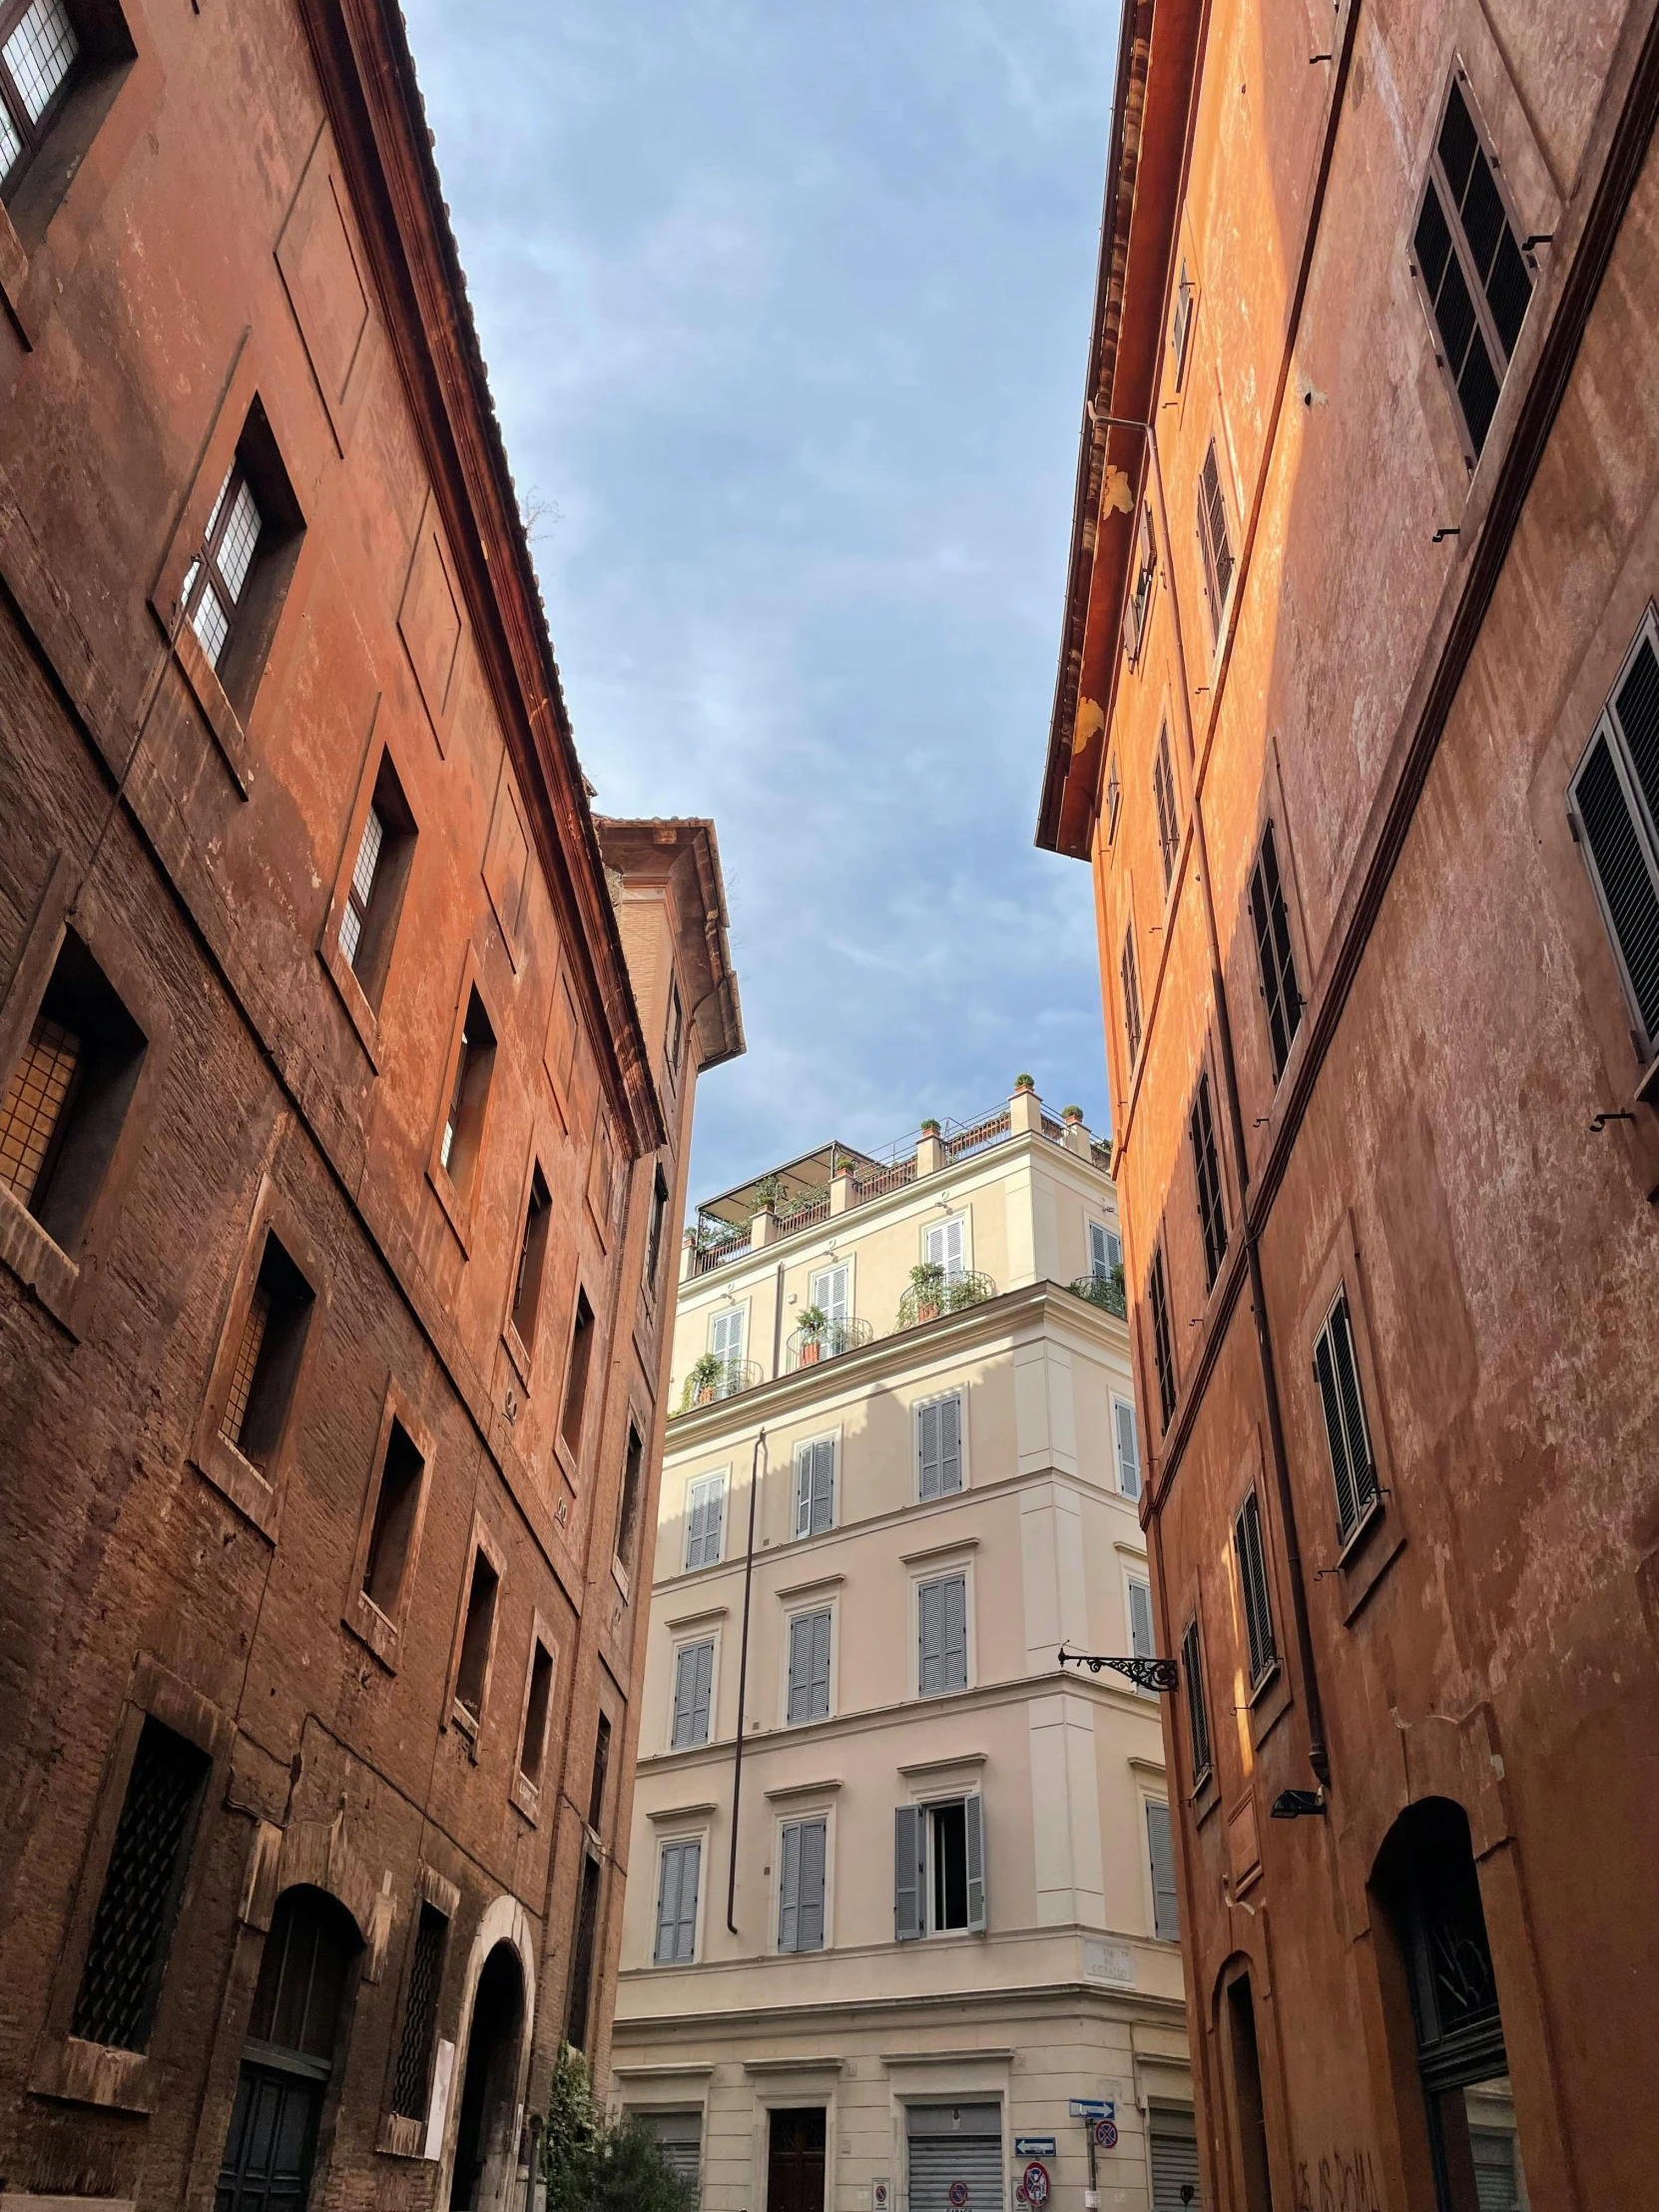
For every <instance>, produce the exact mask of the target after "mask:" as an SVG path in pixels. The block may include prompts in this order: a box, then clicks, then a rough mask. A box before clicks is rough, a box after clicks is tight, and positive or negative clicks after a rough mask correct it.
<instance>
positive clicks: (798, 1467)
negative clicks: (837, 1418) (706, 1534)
mask: <svg viewBox="0 0 1659 2212" xmlns="http://www.w3.org/2000/svg"><path fill="white" fill-rule="evenodd" d="M825 1445H828V1446H829V1450H830V1518H829V1519H828V1520H827V1521H826V1522H825V1524H824V1526H823V1527H822V1528H815V1527H814V1526H813V1516H812V1500H811V1495H810V1494H809V1496H808V1497H807V1499H806V1500H805V1501H804V1500H803V1496H802V1489H801V1474H802V1463H803V1460H804V1459H805V1457H806V1455H807V1453H809V1452H813V1451H817V1450H819V1449H820V1448H822V1447H823V1446H825ZM840 1489H841V1432H840V1429H839V1428H838V1427H835V1428H826V1429H821V1430H820V1431H819V1432H818V1434H816V1435H812V1436H798V1437H797V1438H796V1439H795V1441H794V1442H793V1443H792V1444H791V1446H790V1535H789V1540H790V1542H791V1543H797V1544H800V1543H810V1542H811V1541H812V1539H813V1538H814V1537H815V1536H830V1535H833V1533H834V1532H835V1530H836V1529H837V1528H838V1527H839V1526H840V1503H841V1497H840ZM803 1502H806V1504H807V1506H808V1514H807V1526H806V1527H805V1528H803V1527H802V1525H801V1517H802V1512H801V1509H802V1505H803ZM723 1533H724V1531H723Z"/></svg>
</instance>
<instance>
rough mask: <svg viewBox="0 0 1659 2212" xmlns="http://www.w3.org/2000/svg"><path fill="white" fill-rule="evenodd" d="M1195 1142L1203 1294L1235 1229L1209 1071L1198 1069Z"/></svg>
mask: <svg viewBox="0 0 1659 2212" xmlns="http://www.w3.org/2000/svg"><path fill="white" fill-rule="evenodd" d="M1187 1132H1188V1136H1189V1138H1190V1139H1191V1143H1192V1162H1193V1181H1194V1185H1195V1188H1196V1191H1197V1195H1198V1227H1199V1235H1200V1238H1201V1240H1202V1242H1203V1246H1204V1295H1205V1297H1206V1298H1208V1297H1209V1295H1210V1293H1211V1292H1212V1291H1213V1290H1214V1289H1215V1287H1216V1283H1217V1281H1218V1279H1219V1277H1220V1275H1221V1271H1222V1268H1223V1266H1224V1265H1225V1263H1226V1260H1227V1254H1228V1250H1229V1248H1230V1246H1231V1243H1232V1232H1231V1229H1230V1228H1229V1225H1228V1219H1227V1192H1226V1184H1225V1180H1224V1178H1223V1174H1222V1164H1221V1144H1220V1140H1219V1138H1218V1136H1217V1134H1216V1117H1215V1109H1214V1107H1213V1105H1212V1102H1211V1096H1210V1071H1209V1069H1208V1068H1201V1069H1200V1070H1199V1076H1198V1083H1197V1086H1196V1088H1195V1089H1194V1092H1193V1104H1192V1111H1191V1113H1190V1114H1189V1115H1188V1117H1187Z"/></svg>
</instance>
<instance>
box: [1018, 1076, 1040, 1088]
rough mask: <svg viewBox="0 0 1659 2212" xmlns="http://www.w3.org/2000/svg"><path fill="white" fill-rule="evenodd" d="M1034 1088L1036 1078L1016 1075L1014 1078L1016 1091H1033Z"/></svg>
mask: <svg viewBox="0 0 1659 2212" xmlns="http://www.w3.org/2000/svg"><path fill="white" fill-rule="evenodd" d="M1036 1087H1037V1078H1036V1077H1035V1076H1034V1075H1016V1076H1015V1077H1014V1088H1015V1090H1016V1091H1034V1090H1035V1089H1036Z"/></svg>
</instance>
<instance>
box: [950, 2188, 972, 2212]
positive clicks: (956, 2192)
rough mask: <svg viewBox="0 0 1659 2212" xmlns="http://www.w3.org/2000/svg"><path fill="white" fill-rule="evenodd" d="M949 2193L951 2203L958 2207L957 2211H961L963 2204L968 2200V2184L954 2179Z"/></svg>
mask: <svg viewBox="0 0 1659 2212" xmlns="http://www.w3.org/2000/svg"><path fill="white" fill-rule="evenodd" d="M947 2194H948V2195H949V2198H950V2201H951V2203H952V2204H953V2205H954V2206H955V2207H956V2212H961V2208H962V2206H963V2205H964V2204H966V2202H967V2200H968V2185H967V2183H966V2182H965V2181H953V2182H952V2183H951V2184H950V2188H949V2190H948V2192H947Z"/></svg>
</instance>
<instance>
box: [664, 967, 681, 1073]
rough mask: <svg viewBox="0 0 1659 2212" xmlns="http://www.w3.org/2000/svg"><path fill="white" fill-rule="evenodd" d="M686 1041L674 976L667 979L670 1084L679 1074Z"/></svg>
mask: <svg viewBox="0 0 1659 2212" xmlns="http://www.w3.org/2000/svg"><path fill="white" fill-rule="evenodd" d="M685 1041H686V1009H685V1005H684V1002H683V1001H682V999H681V997H680V984H679V980H678V978H677V977H675V976H672V975H671V976H670V977H669V979H668V1038H667V1043H666V1046H665V1053H666V1057H667V1061H668V1079H669V1081H670V1082H671V1083H672V1082H673V1081H674V1079H675V1077H676V1076H677V1075H678V1074H679V1072H680V1053H681V1049H682V1047H683V1046H684V1044H685Z"/></svg>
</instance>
